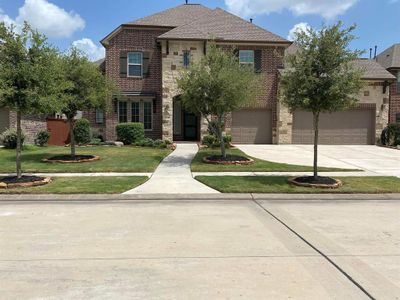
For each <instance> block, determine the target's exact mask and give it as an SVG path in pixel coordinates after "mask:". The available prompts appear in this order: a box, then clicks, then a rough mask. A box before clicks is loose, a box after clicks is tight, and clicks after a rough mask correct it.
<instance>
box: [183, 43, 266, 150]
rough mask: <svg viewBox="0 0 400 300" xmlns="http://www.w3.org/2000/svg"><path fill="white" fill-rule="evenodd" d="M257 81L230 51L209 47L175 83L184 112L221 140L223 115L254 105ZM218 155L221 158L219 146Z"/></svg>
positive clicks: (257, 76) (213, 46) (252, 68)
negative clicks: (198, 117) (202, 121)
mask: <svg viewBox="0 0 400 300" xmlns="http://www.w3.org/2000/svg"><path fill="white" fill-rule="evenodd" d="M261 79H262V75H260V74H256V73H255V71H254V67H253V66H248V67H247V66H241V65H240V64H239V60H238V58H237V57H236V55H235V54H234V53H233V51H228V50H222V49H221V48H218V47H217V46H215V45H212V46H211V47H210V49H209V50H208V51H207V54H206V55H205V56H203V58H202V59H201V60H200V62H198V63H193V64H191V65H190V67H189V68H188V69H187V70H183V71H182V74H181V76H180V78H179V79H178V81H177V83H178V88H179V90H180V92H181V99H182V102H183V105H184V107H185V109H186V110H187V111H190V112H192V113H195V114H199V115H202V116H203V117H205V118H206V120H207V122H208V124H210V126H215V127H216V132H215V135H216V136H218V138H219V139H222V131H223V126H224V121H225V116H226V114H227V113H229V112H232V111H235V110H238V109H240V108H242V107H244V106H248V105H251V104H252V103H253V102H255V100H256V97H257V94H258V92H259V91H260V90H261V89H262V85H261ZM211 116H215V117H216V119H215V121H214V122H212V121H211ZM221 154H222V155H223V156H225V149H224V148H223V145H221Z"/></svg>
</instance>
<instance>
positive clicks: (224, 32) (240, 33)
mask: <svg viewBox="0 0 400 300" xmlns="http://www.w3.org/2000/svg"><path fill="white" fill-rule="evenodd" d="M159 38H160V39H199V40H208V39H216V40H225V41H244V42H278V43H279V42H281V43H290V42H289V41H287V40H286V39H284V38H282V37H280V36H278V35H276V34H273V33H271V32H269V31H267V30H265V29H263V28H261V27H258V26H256V25H254V24H252V23H250V22H247V21H245V20H243V19H241V18H239V17H237V16H235V15H233V14H231V13H228V12H227V11H225V10H223V9H220V8H217V9H215V10H212V11H211V12H209V13H208V14H205V15H203V16H202V17H200V18H199V19H197V20H195V21H193V22H191V23H188V24H186V25H182V26H179V27H177V28H174V29H172V30H170V31H168V32H166V33H164V34H162V35H161V36H159Z"/></svg>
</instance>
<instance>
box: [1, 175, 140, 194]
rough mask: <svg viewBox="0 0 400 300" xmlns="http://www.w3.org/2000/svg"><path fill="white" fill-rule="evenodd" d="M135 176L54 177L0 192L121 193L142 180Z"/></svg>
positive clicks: (137, 184)
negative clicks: (26, 186)
mask: <svg viewBox="0 0 400 300" xmlns="http://www.w3.org/2000/svg"><path fill="white" fill-rule="evenodd" d="M147 180H148V178H147V177H146V176H140V177H139V176H137V177H54V178H52V182H51V183H49V184H47V185H43V186H38V187H30V188H16V189H0V195H1V194H121V193H123V192H126V191H128V190H130V189H133V188H135V187H137V186H139V185H141V184H143V183H144V182H146V181H147Z"/></svg>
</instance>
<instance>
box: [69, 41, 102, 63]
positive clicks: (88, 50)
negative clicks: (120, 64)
mask: <svg viewBox="0 0 400 300" xmlns="http://www.w3.org/2000/svg"><path fill="white" fill-rule="evenodd" d="M72 46H74V47H76V48H78V49H79V50H81V51H83V52H84V53H85V54H86V55H87V56H88V57H89V59H90V60H92V61H96V60H99V59H101V58H104V56H105V49H104V47H102V46H97V45H96V44H95V43H93V41H92V40H91V39H88V38H83V39H80V40H77V41H74V42H73V43H72Z"/></svg>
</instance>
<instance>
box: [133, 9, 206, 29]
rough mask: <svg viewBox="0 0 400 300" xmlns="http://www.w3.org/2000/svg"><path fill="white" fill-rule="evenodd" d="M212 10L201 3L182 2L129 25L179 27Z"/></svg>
mask: <svg viewBox="0 0 400 300" xmlns="http://www.w3.org/2000/svg"><path fill="white" fill-rule="evenodd" d="M211 11H212V10H211V9H209V8H208V7H205V6H203V5H201V4H182V5H179V6H176V7H173V8H170V9H167V10H165V11H162V12H159V13H156V14H154V15H151V16H148V17H144V18H141V19H138V20H135V21H132V22H128V23H126V24H128V25H140V26H160V27H178V26H182V25H185V24H187V23H190V22H193V21H194V20H196V19H198V18H200V17H202V16H203V15H205V14H207V13H209V12H211Z"/></svg>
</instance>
